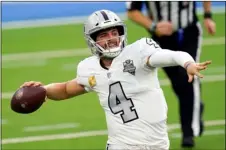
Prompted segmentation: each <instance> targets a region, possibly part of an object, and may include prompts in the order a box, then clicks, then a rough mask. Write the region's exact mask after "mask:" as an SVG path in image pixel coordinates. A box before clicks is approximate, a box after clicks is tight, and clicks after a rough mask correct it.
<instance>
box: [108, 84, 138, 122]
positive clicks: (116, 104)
mask: <svg viewBox="0 0 226 150" xmlns="http://www.w3.org/2000/svg"><path fill="white" fill-rule="evenodd" d="M108 105H109V108H110V110H111V112H112V113H113V114H118V113H121V114H120V115H121V118H122V120H123V122H124V123H127V122H130V121H133V120H136V119H138V118H139V117H138V115H137V112H136V110H135V109H134V105H133V101H132V99H131V98H127V97H126V95H125V93H124V91H123V88H122V85H121V83H120V82H115V83H113V84H111V85H110V87H109V96H108Z"/></svg>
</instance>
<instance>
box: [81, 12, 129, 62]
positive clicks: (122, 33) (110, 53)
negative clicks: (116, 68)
mask: <svg viewBox="0 0 226 150" xmlns="http://www.w3.org/2000/svg"><path fill="white" fill-rule="evenodd" d="M112 27H115V28H117V29H118V32H119V39H120V42H119V46H117V47H114V48H109V47H108V48H106V49H104V48H103V47H101V46H100V45H99V44H97V43H96V36H97V34H98V33H99V32H100V31H102V30H104V29H108V28H112ZM84 34H85V39H86V42H87V44H88V46H89V48H90V49H91V52H92V54H93V55H96V56H98V57H106V58H114V57H116V56H118V55H119V54H120V53H121V51H122V50H123V48H124V47H125V46H126V42H127V39H126V38H127V30H126V25H125V24H124V23H123V21H122V20H121V19H120V18H119V17H118V16H117V15H116V14H115V13H114V12H112V11H109V10H99V11H96V12H94V13H92V14H91V15H90V16H89V17H88V20H87V21H86V22H85V24H84Z"/></svg>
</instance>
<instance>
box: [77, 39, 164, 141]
mask: <svg viewBox="0 0 226 150" xmlns="http://www.w3.org/2000/svg"><path fill="white" fill-rule="evenodd" d="M158 50H161V48H160V47H159V46H158V45H157V44H156V43H155V42H154V41H153V40H151V39H149V38H142V39H140V40H138V41H136V42H134V43H133V44H130V45H128V46H126V47H125V48H124V49H123V51H122V52H121V53H120V55H119V56H117V57H116V58H114V60H113V62H112V64H111V67H110V68H109V69H108V70H107V69H104V68H103V67H101V65H100V60H99V58H98V57H96V56H91V57H89V58H86V59H84V60H83V61H81V62H80V63H79V65H78V70H77V81H78V83H79V84H82V85H84V86H85V88H86V90H87V91H94V92H96V93H97V94H98V96H99V100H100V104H101V106H102V107H103V109H104V111H105V115H106V121H107V126H108V143H109V144H135V145H137V144H146V145H156V144H157V145H158V144H159V145H161V144H163V143H162V142H165V141H166V140H168V135H167V128H166V119H167V104H166V101H165V98H164V94H163V91H162V89H161V88H160V84H159V81H158V77H157V68H150V67H148V66H147V65H146V62H147V60H148V57H149V56H150V55H152V54H153V53H155V52H156V51H158ZM161 122H163V123H162V125H156V123H161Z"/></svg>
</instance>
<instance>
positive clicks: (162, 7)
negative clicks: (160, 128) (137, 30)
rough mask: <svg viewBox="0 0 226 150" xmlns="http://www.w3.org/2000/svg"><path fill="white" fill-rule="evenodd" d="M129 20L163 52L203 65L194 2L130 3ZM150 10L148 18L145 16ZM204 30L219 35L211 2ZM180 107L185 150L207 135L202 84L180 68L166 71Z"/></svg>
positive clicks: (207, 7)
mask: <svg viewBox="0 0 226 150" xmlns="http://www.w3.org/2000/svg"><path fill="white" fill-rule="evenodd" d="M126 6H127V15H128V17H129V19H131V20H132V21H134V22H135V23H137V24H139V25H141V26H143V27H144V28H145V29H147V31H148V32H149V33H150V34H151V35H152V38H153V39H154V40H155V41H156V42H158V44H159V45H160V46H161V48H164V49H171V50H175V51H177V50H180V51H185V52H188V53H189V54H190V55H191V56H192V57H193V58H194V59H195V60H196V62H199V57H200V52H201V40H202V29H201V26H200V23H199V21H198V17H197V15H196V9H195V8H196V3H195V2H192V1H187V2H185V1H168V2H164V1H158V2H157V1H145V2H142V1H131V2H126ZM143 6H146V8H147V16H146V15H144V14H142V11H141V10H142V7H143ZM203 8H204V26H205V28H206V29H207V31H208V33H209V34H211V35H213V34H214V33H215V23H214V21H213V20H212V14H211V2H207V1H205V2H203ZM163 70H164V71H165V73H166V74H167V76H168V77H169V79H170V80H171V83H172V87H173V90H174V92H175V93H176V95H177V97H178V99H179V104H180V121H181V128H182V132H183V136H182V137H183V138H182V143H181V146H182V147H193V146H194V145H195V143H194V137H195V136H201V134H202V132H203V122H202V113H203V109H204V105H203V103H202V101H201V93H200V92H201V90H200V81H199V80H198V79H197V78H195V79H194V80H193V82H192V83H189V82H188V77H187V74H186V71H185V70H184V69H183V68H182V67H180V66H175V67H165V68H163Z"/></svg>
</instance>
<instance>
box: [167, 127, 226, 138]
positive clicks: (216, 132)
mask: <svg viewBox="0 0 226 150" xmlns="http://www.w3.org/2000/svg"><path fill="white" fill-rule="evenodd" d="M223 134H225V131H224V130H223V129H221V130H207V131H205V132H204V133H203V136H213V135H223ZM169 137H171V138H181V133H172V134H169Z"/></svg>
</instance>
